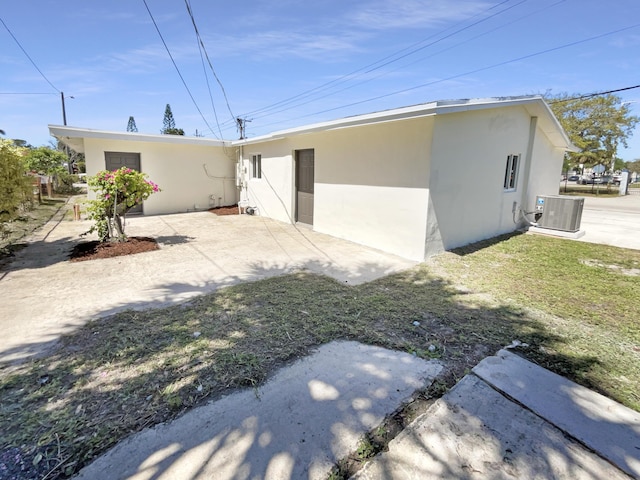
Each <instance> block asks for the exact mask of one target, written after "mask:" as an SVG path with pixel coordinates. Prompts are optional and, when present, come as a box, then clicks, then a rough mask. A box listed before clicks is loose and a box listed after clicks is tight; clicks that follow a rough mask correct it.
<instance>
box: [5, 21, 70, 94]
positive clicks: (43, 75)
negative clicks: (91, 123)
mask: <svg viewBox="0 0 640 480" xmlns="http://www.w3.org/2000/svg"><path fill="white" fill-rule="evenodd" d="M0 22H1V23H2V25H4V28H6V29H7V32H9V35H11V38H13V40H14V41H15V42H16V43H17V44H18V46H19V47H20V50H22V53H24V54H25V55H26V57H27V58H28V59H29V61H30V62H31V65H33V66H34V67H35V69H36V70H37V71H38V73H39V74H40V75H41V76H42V78H44V79H45V80H46V81H47V83H48V84H49V85H51V88H53V89H54V90H55V91H56V92H58V93H60V90H59V89H58V88H56V86H55V85H54V84H53V83H51V81H50V80H49V79H48V78H47V76H46V75H45V74H44V73H42V70H40V68H38V65H36V62H34V61H33V59H32V58H31V57H30V56H29V54H28V53H27V51H26V50H25V49H24V48H23V47H22V45H21V44H20V42H19V41H18V39H17V38H16V36H15V35H14V34H13V32H12V31H11V30H10V29H9V27H7V24H6V23H4V20H2V18H1V17H0Z"/></svg>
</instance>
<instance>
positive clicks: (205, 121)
mask: <svg viewBox="0 0 640 480" xmlns="http://www.w3.org/2000/svg"><path fill="white" fill-rule="evenodd" d="M142 3H144V6H145V7H146V9H147V12H149V17H151V21H152V22H153V25H154V26H155V27H156V31H157V32H158V35H159V36H160V40H162V44H163V45H164V48H165V50H166V51H167V53H168V54H169V58H170V59H171V62H172V63H173V66H174V67H175V69H176V72H178V76H179V77H180V80H182V84H183V85H184V88H185V89H186V90H187V93H188V94H189V97H191V101H192V102H193V104H194V105H195V107H196V110H198V113H199V114H200V116H201V117H202V120H203V121H204V123H205V124H206V125H207V127H209V130H211V131H212V132H213V129H212V128H211V126H210V125H209V123H208V122H207V119H206V118H205V117H204V115H203V114H202V111H201V110H200V107H199V106H198V104H197V103H196V100H195V98H193V95H192V94H191V90H189V87H188V86H187V82H186V81H185V80H184V77H183V76H182V73H180V69H179V68H178V65H177V64H176V61H175V60H174V59H173V55H171V51H170V50H169V47H168V46H167V42H165V41H164V37H163V36H162V33H160V29H159V28H158V24H157V23H156V20H155V18H153V14H152V13H151V10H149V5H147V0H142Z"/></svg>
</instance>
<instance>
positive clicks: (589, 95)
mask: <svg viewBox="0 0 640 480" xmlns="http://www.w3.org/2000/svg"><path fill="white" fill-rule="evenodd" d="M635 88H640V85H634V86H633V87H624V88H616V89H615V90H607V91H606V92H597V93H589V94H587V95H580V96H579V97H571V98H563V99H562V100H553V101H551V102H548V103H550V104H554V103H563V102H571V101H573V100H583V99H585V98H592V97H598V96H600V95H608V94H610V93H616V92H624V91H626V90H633V89H635Z"/></svg>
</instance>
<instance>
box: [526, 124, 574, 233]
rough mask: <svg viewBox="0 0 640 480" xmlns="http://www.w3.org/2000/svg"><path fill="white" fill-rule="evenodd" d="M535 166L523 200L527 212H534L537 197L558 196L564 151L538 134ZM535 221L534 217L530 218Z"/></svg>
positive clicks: (534, 150) (534, 157)
mask: <svg viewBox="0 0 640 480" xmlns="http://www.w3.org/2000/svg"><path fill="white" fill-rule="evenodd" d="M533 159H534V162H533V165H532V168H531V175H530V178H529V188H528V194H527V199H526V200H525V199H523V206H524V208H525V210H526V211H529V212H531V211H533V210H534V208H535V201H536V196H537V195H558V192H559V189H560V180H559V179H560V175H561V173H562V161H563V159H564V151H563V150H561V149H559V148H555V147H553V145H552V144H551V142H550V141H549V139H548V138H547V137H546V136H545V135H544V134H543V133H540V132H539V133H538V134H537V135H536V139H535V142H534V147H533ZM530 219H531V220H533V216H532V215H531V216H530Z"/></svg>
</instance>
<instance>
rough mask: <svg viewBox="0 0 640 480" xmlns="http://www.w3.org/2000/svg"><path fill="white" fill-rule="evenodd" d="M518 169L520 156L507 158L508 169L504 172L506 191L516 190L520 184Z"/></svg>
mask: <svg viewBox="0 0 640 480" xmlns="http://www.w3.org/2000/svg"><path fill="white" fill-rule="evenodd" d="M518 167H520V155H509V156H507V168H506V169H505V172H504V189H505V190H515V189H516V185H517V184H518Z"/></svg>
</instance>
